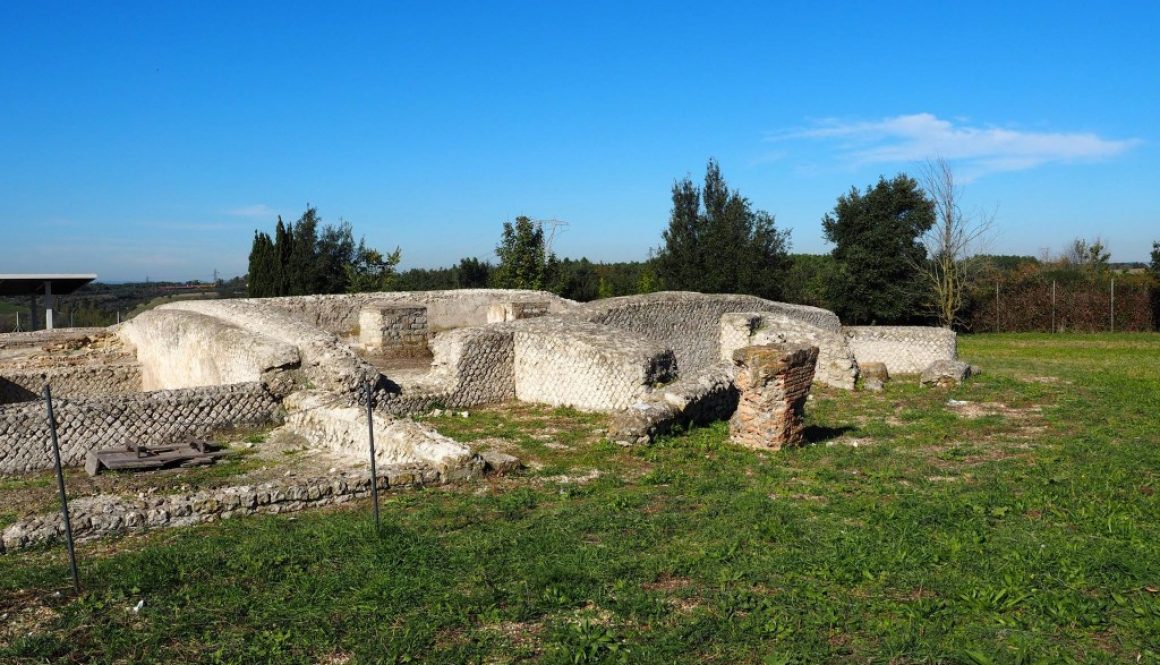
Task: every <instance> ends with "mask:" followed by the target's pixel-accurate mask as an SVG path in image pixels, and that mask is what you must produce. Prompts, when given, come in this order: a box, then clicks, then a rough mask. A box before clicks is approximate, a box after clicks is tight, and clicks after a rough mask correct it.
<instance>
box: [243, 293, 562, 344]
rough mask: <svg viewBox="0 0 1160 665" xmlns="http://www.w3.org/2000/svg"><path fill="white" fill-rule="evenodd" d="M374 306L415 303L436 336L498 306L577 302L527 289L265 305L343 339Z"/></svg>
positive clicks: (555, 308) (297, 299)
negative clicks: (422, 309)
mask: <svg viewBox="0 0 1160 665" xmlns="http://www.w3.org/2000/svg"><path fill="white" fill-rule="evenodd" d="M371 301H382V302H398V303H412V304H417V305H422V306H424V307H426V308H427V324H428V327H429V329H430V330H431V332H443V331H447V330H454V329H456V328H466V327H470V326H481V325H483V324H485V323H488V311H489V309H490V307H491V306H492V305H496V304H502V303H531V302H535V303H542V304H545V305H546V307H547V310H548V311H549V312H550V313H553V314H558V313H562V312H564V311H567V310H569V309H571V308H573V307H575V306H576V303H575V302H573V301H571V300H567V299H565V298H561V297H559V296H557V295H556V294H554V293H549V292H547V291H530V290H522V289H454V290H444V291H398V292H386V293H353V294H340V295H318V296H291V297H286V298H265V299H263V300H262V301H261V302H262V303H263V304H264V305H265V306H267V307H270V308H274V309H278V310H280V311H282V312H284V313H286V314H288V315H290V316H291V317H292V318H294V319H297V320H299V321H302V322H305V323H308V324H310V325H312V326H316V327H319V328H322V329H323V330H327V331H330V332H331V333H334V334H335V335H338V336H340V337H350V336H353V335H356V334H357V333H358V329H359V328H358V325H359V312H360V311H361V310H362V308H363V306H364V305H366V304H367V303H369V302H371Z"/></svg>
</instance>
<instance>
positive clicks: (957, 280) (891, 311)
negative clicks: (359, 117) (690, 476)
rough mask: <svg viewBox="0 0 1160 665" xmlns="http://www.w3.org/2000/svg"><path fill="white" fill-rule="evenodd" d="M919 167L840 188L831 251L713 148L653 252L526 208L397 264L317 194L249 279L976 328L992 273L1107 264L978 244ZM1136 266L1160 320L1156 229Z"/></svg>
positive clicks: (675, 197)
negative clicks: (670, 296) (807, 246)
mask: <svg viewBox="0 0 1160 665" xmlns="http://www.w3.org/2000/svg"><path fill="white" fill-rule="evenodd" d="M920 171H921V172H920V173H919V174H918V175H919V178H915V177H912V176H910V175H908V174H905V173H899V174H897V175H896V176H894V177H892V178H886V177H885V176H881V177H879V179H878V181H877V182H875V183H872V184H871V185H868V186H867V187H865V188H864V189H859V188H858V187H852V188H851V189H850V190H849V191H847V192H845V193H843V194H841V195H840V196H838V198H837V201H836V202H835V205H834V208H833V209H832V210H831V211H830V212H828V213H826V215H825V216H823V218H822V219H821V227H822V232H823V235H824V237H825V239H826V240H827V241H828V242H829V243H831V244H832V245H833V250H832V251H831V252H830V253H828V254H822V255H811V254H792V253H791V252H790V249H791V240H790V234H789V232H788V231H787V230H783V229H779V228H778V227H777V225H776V220H775V218H774V216H773V215H772V214H770V213H768V212H766V211H765V210H761V209H758V208H757V207H755V206H754V205H753V204H752V202H751V201H750V200H749V199H748V198H746V197H745V196H743V195H742V194H741V193H740V192H739V191H738V190H736V189H732V188H730V187H729V185H728V183H727V182H726V180H725V177H724V175H723V174H722V172H721V167H720V165H719V164H718V163H717V162H716V160H713V159H710V160H709V161H708V164H707V166H706V169H705V175H704V178H703V180H702V181H701V182H700V183H695V182H693V180H692V179H691V178H689V177H685V178H683V179H681V180H678V181H676V182H675V183H674V184H673V187H672V190H671V192H670V196H671V203H672V206H671V209H670V213H669V220H668V224H667V226H666V228H665V229H664V230H663V232H662V234H661V238H660V244H659V245H658V246H657V247H655V248H653V249H651V250H650V252H649V258H648V259H647V260H644V261H629V262H617V263H602V262H592V261H589V260H588V259H587V258H580V259H570V258H560V257H558V256H557V255H556V254H555V251H554V249H553V247H552V246H551V245H552V238H551V237H550V236H551V233H549V229H547V228H546V225H545V223H544V222H542V221H539V220H534V219H531V218H529V217H526V216H521V217H517V218H516V219H514V220H512V221H506V222H503V223H502V225H501V228H500V236H499V241H498V243H497V245H496V247H495V252H494V254H495V262H494V263H493V262H492V261H487V260H480V259H479V258H476V257H466V258H463V259H461V260H460V261H459V262H458V263H457V264H455V265H453V266H450V267H447V268H434V269H431V268H415V269H411V270H406V271H401V272H400V271H398V270H397V266H398V263H399V260H400V258H401V252H400V250H399V249H398V248H396V249H395V250H394V251H393V252H390V253H383V252H380V251H378V250H375V249H373V248H370V247H368V246H367V245H366V243H365V241H364V240H362V239H360V240H359V241H358V242H357V243H356V242H355V241H354V235H353V230H352V228H351V225H350V224H349V223H347V222H345V221H342V222H340V223H339V224H337V225H333V226H331V225H322V224H321V222H320V220H319V219H318V216H317V212H316V210H315V209H314V208H313V207H309V206H308V207H307V210H306V212H305V213H304V214H303V215H302V217H300V218H299V219H298V220H297V221H296V222H293V223H284V222H283V221H282V219H281V218H280V217H279V218H278V220H277V223H276V225H275V229H274V232H273V235H272V236H271V235H269V234H267V233H264V232H261V231H255V234H254V241H253V247H252V250H251V253H250V264H249V275H248V285H247V292H248V294H249V295H250V296H252V297H268V296H281V295H305V294H309V293H344V292H357V291H418V290H435V289H461V288H484V287H492V288H519V289H542V290H547V291H551V292H553V293H556V294H558V295H560V296H563V297H565V298H570V299H573V300H578V301H589V300H595V299H599V298H608V297H614V296H623V295H634V294H640V293H649V292H653V291H659V290H688V291H700V292H704V293H742V294H750V295H756V296H760V297H763V298H769V299H773V300H783V301H786V302H794V303H801V304H807V305H814V306H818V307H823V308H826V309H829V310H832V311H834V312H835V313H837V314H838V316H839V317H840V318H841V319H842V321H843V322H845V323H847V324H852V325H854V324H880V325H885V324H936V325H943V326H948V327H956V328H960V329H970V328H973V327H975V326H976V324H977V323H978V321H979V317H980V314H979V313H980V311H982V310H983V309H985V308H986V307H987V306H988V305H987V303H988V302H989V301H988V300H987V298H986V296H985V291H986V288H987V285H988V284H990V285H991V288H992V290H993V286H994V283H995V280H996V279H997V278H998V279H1001V280H1008V281H1010V282H1011V283H1013V284H1014V283H1017V282H1018V281H1019V279H1024V278H1026V277H1027V275H1028V274H1031V273H1032V272H1034V273H1035V274H1037V275H1039V277H1041V278H1043V277H1045V276H1047V275H1055V276H1056V277H1055V278H1056V279H1067V280H1073V281H1074V280H1076V279H1087V280H1098V279H1103V278H1104V277H1106V276H1107V275H1110V274H1111V267H1110V264H1108V260H1109V258H1110V257H1109V256H1108V253H1107V251H1106V248H1104V246H1103V245H1102V243H1100V242H1099V240H1098V239H1097V240H1094V241H1090V242H1089V241H1087V240H1082V239H1077V240H1076V241H1075V242H1073V243H1071V244H1069V245H1068V246H1067V247H1065V248H1063V249H1062V251H1061V252H1060V253H1059V254H1058V255H1057V256H1055V257H1051V258H1050V260H1048V259H1047V258H1046V257H1045V258H1043V259H1032V258H1031V257H994V256H985V255H980V254H977V253H976V252H977V251H978V248H979V242H980V241H981V240H982V239H984V237H985V236H986V235H987V234H988V233H989V231H990V228H991V223H992V218H993V215H988V214H985V213H980V212H977V211H973V212H967V211H965V210H964V209H963V207H962V205H961V189H960V186H959V184H958V183H957V182H956V181H955V179H954V173H953V171H952V170H951V168H950V167H949V165H948V164H947V163H946V162H943V161H941V160H936V161H932V162H929V163H927V164H926V165H924V167H923V168H922V169H921V170H920ZM1028 266H1034V268H1029V267H1028ZM1029 271H1030V272H1029ZM1019 275H1022V277H1018V276H1019ZM997 276H998V277H997ZM1132 280H1135V281H1136V282H1139V283H1140V284H1142V285H1144V286H1143V287H1142V288H1146V289H1148V294H1149V297H1148V298H1147V299H1146V300H1148V301H1149V302H1150V307H1151V308H1152V310H1153V312H1154V314H1150V316H1152V320H1153V321H1160V315H1156V314H1160V295H1157V290H1158V289H1156V288H1155V287H1156V285H1157V284H1160V241H1158V242H1157V243H1154V244H1153V247H1152V263H1151V265H1150V267H1149V269H1148V270H1147V271H1144V272H1143V273H1142V274H1140V275H1137V276H1133V277H1131V278H1130V279H1129V280H1128V281H1129V282H1131V281H1132ZM1133 283H1134V282H1133Z"/></svg>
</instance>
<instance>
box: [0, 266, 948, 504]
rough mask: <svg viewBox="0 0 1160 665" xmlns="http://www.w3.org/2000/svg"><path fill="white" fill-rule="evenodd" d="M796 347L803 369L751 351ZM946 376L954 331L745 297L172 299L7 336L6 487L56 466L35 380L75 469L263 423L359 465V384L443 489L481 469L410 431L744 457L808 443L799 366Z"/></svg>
mask: <svg viewBox="0 0 1160 665" xmlns="http://www.w3.org/2000/svg"><path fill="white" fill-rule="evenodd" d="M794 345H805V346H806V347H809V348H811V349H816V351H809V352H800V353H799V352H798V351H793V352H788V351H786V352H784V353H783V352H781V351H779V352H773V351H761V350H760V349H774V348H776V349H789V348H794ZM754 349H759V350H754ZM778 353H781V354H782V355H777V354H778ZM803 353H804V354H805V355H802V354H803ZM769 354H773V355H769ZM786 354H788V355H786ZM775 356H776V358H777V360H776V361H775V360H773V358H774V357H775ZM806 356H808V363H806ZM737 358H742V361H741V362H742V366H741V367H735V360H736V359H737ZM954 358H955V335H954V333H953V332H950V331H946V330H942V329H935V328H908V327H880V328H879V327H854V328H848V327H843V326H842V325H841V322H840V321H839V320H838V317H837V316H835V315H834V314H833V313H832V312H829V311H826V310H823V309H819V308H815V307H807V306H803V305H791V304H786V303H779V302H772V301H768V300H763V299H761V298H756V297H752V296H741V295H707V294H700V293H688V292H664V293H652V294H648V295H640V296H628V297H622V298H610V299H606V300H599V301H595V302H591V303H577V302H573V301H570V300H566V299H563V298H559V297H557V296H555V295H553V294H550V293H546V292H539V291H517V290H497V289H474V290H457V291H426V292H409V293H370V294H353V295H320V296H301V297H286V298H269V299H242V300H199V301H178V302H173V303H169V304H165V305H162V306H160V307H158V308H156V309H153V310H149V311H146V312H144V313H142V314H140V315H138V316H137V317H135V318H133V319H131V320H129V321H126V322H124V323H122V324H119V325H117V326H113V327H110V328H101V329H71V330H57V331H52V332H38V333H16V334H9V335H0V474H13V473H23V472H30V471H38V470H44V469H47V468H50V467H51V456H50V455H48V454H47V448H46V441H47V426H46V421H45V417H44V411H43V406H42V404H41V403H40V402H39V401H38V400H39V396H40V392H41V389H42V386H43V384H44V381H45V380H47V381H48V382H49V383H50V384H51V386H52V389H53V392H54V395H55V396H56V398H57V407H56V409H57V421H58V423H59V426H60V427H59V429H60V441H61V447H62V453H63V457H64V462H65V464H69V465H81V464H83V463H84V459H85V457H86V455H87V454H88V452H89V451H91V450H94V449H97V448H110V447H118V446H126V445H132V444H134V443H136V444H142V445H160V444H165V443H170V442H174V441H178V440H181V439H182V438H188V437H191V436H208V435H210V434H212V433H213V432H215V431H220V430H222V429H223V428H228V427H232V426H267V425H271V424H275V423H282V424H283V427H284V428H287V429H288V430H292V431H294V432H295V433H297V434H299V435H301V436H302V437H304V438H305V439H306V440H308V441H310V442H312V445H315V446H317V447H319V448H324V449H326V450H328V451H330V452H333V453H334V454H336V455H344V456H347V457H349V458H350V459H351V460H357V461H359V462H362V461H363V460H365V457H366V447H365V440H364V439H363V438H361V437H365V436H366V434H365V431H366V427H367V420H366V409H365V404H366V401H365V400H366V397H365V391H366V386H367V383H368V382H370V383H371V384H372V386H373V405H374V414H375V415H374V418H375V427H376V431H378V432H381V434H380V435H379V436H380V437H381V445H380V446H378V455H377V461H378V463H379V465H380V466H381V467H382V468H386V469H387V473H392V472H393V473H399V472H398V468H404V467H405V468H412V469H419V471H418V472H417V473H418V474H419V477H421V478H426V479H427V480H438V481H440V482H441V481H443V480H447V479H455V478H464V477H469V476H472V475H475V474H478V473H480V472H481V470H482V469H483V468H484V466H485V464H486V462H485V461H483V460H481V459H480V457H479V456H478V455H476V454H475V453H474V451H472V450H471V449H470V448H468V447H467V446H465V445H463V444H460V443H457V442H455V441H452V440H451V439H449V438H447V437H445V436H442V435H440V434H439V433H438V432H436V431H434V430H433V429H431V428H430V427H429V426H427V425H424V424H422V423H420V422H415V421H412V420H411V419H410V418H409V416H412V415H416V414H424V413H428V412H430V411H432V410H433V409H436V408H438V409H465V408H469V407H473V406H476V405H483V404H495V403H502V402H506V401H511V400H519V401H522V402H530V403H537V404H546V405H553V406H569V407H573V408H576V409H580V410H587V411H601V412H607V413H609V414H610V419H609V423H610V424H609V437H610V438H611V439H612V440H614V441H618V442H621V443H625V444H637V443H647V442H648V441H650V440H652V439H653V438H655V437H656V436H658V435H660V434H663V433H665V432H667V431H670V430H671V429H672V428H674V427H676V426H687V425H689V424H695V423H705V422H710V421H714V420H725V419H729V418H730V417H734V422H735V423H736V425H735V427H734V430H735V431H736V432H737V433H738V435H739V436H741V437H742V438H743V439H744V440H747V441H748V440H749V439H747V438H746V437H750V436H751V435H752V436H755V437H757V436H758V434H757V432H758V431H761V432H765V433H764V434H761V435H760V436H765V435H766V434H767V433H768V431H777V432H779V433H778V434H777V437H780V440H781V443H780V444H778V445H783V444H786V443H794V442H800V440H801V427H800V413H801V410H800V400H804V393H805V392H808V390H809V385H810V382H811V381H810V379H805V378H804V376H805V374H804V372H805V370H804V367H805V364H809V365H810V372H809V373H810V375H811V378H812V381H813V382H815V383H817V384H821V385H825V386H828V387H832V388H838V389H846V390H849V389H852V388H854V387H855V382H856V380H857V378H858V374H859V369H858V368H859V364H860V363H881V364H882V365H883V366H884V367H885V368H887V369H888V370H889V374H890V375H899V374H917V373H919V372H921V371H922V370H923V369H925V368H926V367H927V366H928V365H930V364H931V363H932V362H934V361H939V360H942V361H948V360H953V359H954ZM767 361H768V363H773V365H777V364H778V363H781V365H778V366H784V371H783V372H782V373H781V374H777V373H774V374H773V375H772V379H771V380H772V383H770V381H765V383H761V381H764V379H761V381H757V380H754V381H751V380H750V379H751V378H754V377H757V376H759V375H760V376H762V377H764V376H765V374H763V373H762V372H766V371H767V370H766V369H760V370H754V363H757V364H758V365H761V367H765V366H766V365H765V364H763V363H767ZM799 367H800V368H803V369H801V371H800V372H799V370H798V368H799ZM753 371H757V372H758V374H753V373H752V372H753ZM795 372H798V373H795ZM759 383H760V385H758V384H759ZM775 388H776V389H775ZM778 390H780V391H781V392H780V393H778V392H777V391H778ZM799 398H800V400H799ZM735 414H736V415H735ZM770 414H774V415H770ZM758 438H760V437H758ZM753 441H756V439H753ZM763 445H765V446H766V447H768V446H769V445H770V444H769V443H766V444H763ZM392 465H395V467H392ZM396 467H397V468H396ZM392 469H394V471H392ZM363 489H365V488H363ZM247 496H248V495H247ZM328 496H329V495H328ZM247 501H248V499H247ZM299 503H301V502H299ZM307 503H309V501H307ZM256 505H258V504H255V506H256ZM253 509H254V510H257V508H253ZM143 519H145V518H143ZM145 521H148V520H147V519H145Z"/></svg>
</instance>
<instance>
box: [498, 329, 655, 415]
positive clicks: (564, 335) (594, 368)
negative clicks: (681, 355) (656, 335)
mask: <svg viewBox="0 0 1160 665" xmlns="http://www.w3.org/2000/svg"><path fill="white" fill-rule="evenodd" d="M514 327H515V384H516V399H519V400H520V401H522V402H534V403H538V404H549V405H552V406H571V407H575V408H577V409H583V410H590V411H612V410H616V409H624V408H628V406H629V405H630V404H632V403H633V402H635V401H636V400H637V399H639V398H640V397H641V396H642V395H644V394H646V393H647V392H648V391H649V390H651V387H652V386H653V385H654V384H656V383H662V382H667V381H671V380H673V379H674V378H676V359H675V357H674V356H673V352H672V351H670V350H669V349H666V348H665V347H664V346H662V345H660V344H658V343H656V342H652V341H649V340H646V339H644V338H642V337H640V336H638V335H630V334H625V333H624V332H623V331H619V330H616V329H611V328H609V327H607V326H601V325H597V324H592V323H583V322H579V321H571V320H560V319H558V318H548V319H531V320H528V321H525V322H522V324H520V325H515V326H514Z"/></svg>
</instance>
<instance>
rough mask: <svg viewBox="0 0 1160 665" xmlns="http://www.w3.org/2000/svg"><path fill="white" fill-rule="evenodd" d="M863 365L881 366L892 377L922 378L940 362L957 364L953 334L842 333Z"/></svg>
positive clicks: (878, 329)
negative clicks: (922, 373) (918, 375)
mask: <svg viewBox="0 0 1160 665" xmlns="http://www.w3.org/2000/svg"><path fill="white" fill-rule="evenodd" d="M842 333H843V334H844V335H845V336H846V340H847V343H848V344H849V345H850V349H851V350H852V351H853V352H854V357H855V358H857V359H858V362H859V363H863V362H879V363H883V364H884V365H886V369H887V370H889V371H890V373H891V374H919V373H921V372H922V370H924V369H926V368H927V366H929V365H930V364H931V363H933V362H934V361H936V360H954V358H955V356H956V353H957V345H958V338H957V336H956V335H955V333H954V331H953V330H947V329H946V328H932V327H925V326H848V327H846V328H843V329H842Z"/></svg>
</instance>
